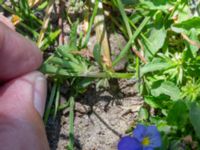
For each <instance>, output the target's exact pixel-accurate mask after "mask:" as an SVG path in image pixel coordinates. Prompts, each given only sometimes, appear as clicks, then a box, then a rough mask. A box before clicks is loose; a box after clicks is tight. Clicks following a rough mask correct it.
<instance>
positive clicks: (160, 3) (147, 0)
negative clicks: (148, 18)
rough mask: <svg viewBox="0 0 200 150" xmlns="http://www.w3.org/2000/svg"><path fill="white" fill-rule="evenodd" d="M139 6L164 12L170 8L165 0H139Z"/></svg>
mask: <svg viewBox="0 0 200 150" xmlns="http://www.w3.org/2000/svg"><path fill="white" fill-rule="evenodd" d="M140 5H141V6H142V7H144V8H147V9H150V10H162V11H165V12H167V9H168V8H169V7H170V5H169V4H168V1H167V0H140Z"/></svg>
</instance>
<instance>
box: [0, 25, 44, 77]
mask: <svg viewBox="0 0 200 150" xmlns="http://www.w3.org/2000/svg"><path fill="white" fill-rule="evenodd" d="M0 53H1V55H0V72H1V74H0V81H2V80H3V81H5V80H10V79H13V78H16V77H18V76H20V75H23V74H25V73H28V72H31V71H33V70H36V69H37V68H38V67H39V66H40V65H41V63H42V60H43V59H42V53H41V51H40V50H39V48H38V47H37V46H36V45H35V44H34V43H33V42H31V41H30V40H28V39H26V38H24V37H23V36H21V35H20V34H19V33H17V32H13V31H12V30H11V29H9V28H8V27H6V26H5V25H4V24H3V23H1V22H0Z"/></svg>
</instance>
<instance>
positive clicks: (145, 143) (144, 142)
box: [142, 137, 150, 146]
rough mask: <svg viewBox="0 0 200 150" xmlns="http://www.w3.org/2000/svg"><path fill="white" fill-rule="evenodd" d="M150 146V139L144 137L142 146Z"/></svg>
mask: <svg viewBox="0 0 200 150" xmlns="http://www.w3.org/2000/svg"><path fill="white" fill-rule="evenodd" d="M149 144H150V140H149V137H144V138H143V140H142V145H144V146H148V145H149Z"/></svg>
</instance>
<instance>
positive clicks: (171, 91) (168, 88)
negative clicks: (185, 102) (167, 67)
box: [151, 81, 180, 100]
mask: <svg viewBox="0 0 200 150" xmlns="http://www.w3.org/2000/svg"><path fill="white" fill-rule="evenodd" d="M151 94H152V95H153V96H155V97H158V96H160V95H161V94H164V95H167V96H169V97H170V98H171V99H172V100H178V99H180V90H179V88H178V87H177V86H176V85H175V84H174V83H173V82H170V81H157V82H155V83H154V84H153V85H152V89H151Z"/></svg>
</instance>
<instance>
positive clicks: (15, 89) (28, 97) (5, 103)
mask: <svg viewBox="0 0 200 150" xmlns="http://www.w3.org/2000/svg"><path fill="white" fill-rule="evenodd" d="M46 89H47V87H46V79H45V77H44V75H43V74H42V73H40V72H37V71H35V72H32V73H28V74H26V75H24V76H21V77H19V78H16V79H14V80H11V81H9V82H8V83H6V84H5V85H3V86H2V87H0V111H2V110H3V111H4V112H6V113H7V114H9V113H11V114H13V113H14V114H15V115H16V117H21V118H22V116H23V115H27V114H28V113H27V112H29V111H37V112H38V113H39V114H40V116H41V117H42V116H43V113H44V107H45V100H46ZM18 115H19V116H18Z"/></svg>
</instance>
